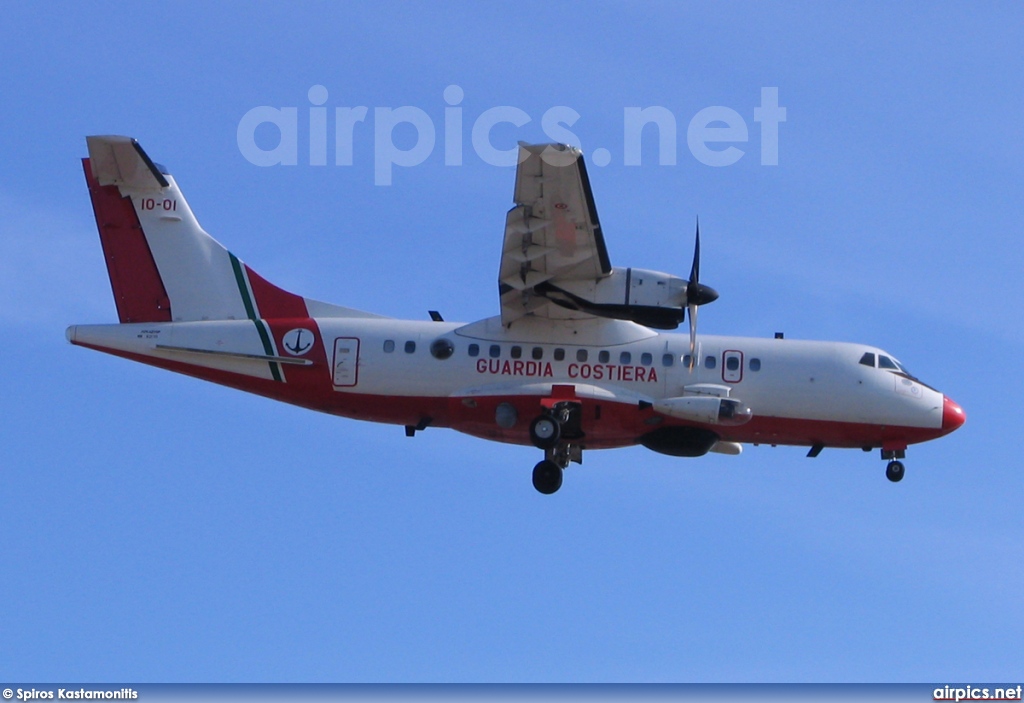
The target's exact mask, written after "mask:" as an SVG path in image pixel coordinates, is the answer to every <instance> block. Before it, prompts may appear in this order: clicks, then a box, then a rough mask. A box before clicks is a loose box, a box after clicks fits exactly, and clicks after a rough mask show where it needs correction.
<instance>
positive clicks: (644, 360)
mask: <svg viewBox="0 0 1024 703" xmlns="http://www.w3.org/2000/svg"><path fill="white" fill-rule="evenodd" d="M653 361H654V357H653V356H651V353H650V352H644V353H643V354H641V355H640V363H641V364H643V365H644V366H650V365H651V362H653Z"/></svg>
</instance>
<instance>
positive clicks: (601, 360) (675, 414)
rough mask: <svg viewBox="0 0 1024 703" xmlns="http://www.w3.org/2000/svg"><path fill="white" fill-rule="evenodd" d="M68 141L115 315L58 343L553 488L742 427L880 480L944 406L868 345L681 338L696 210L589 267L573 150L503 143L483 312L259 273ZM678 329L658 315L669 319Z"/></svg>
mask: <svg viewBox="0 0 1024 703" xmlns="http://www.w3.org/2000/svg"><path fill="white" fill-rule="evenodd" d="M86 142H87V145H88V152H89V156H88V158H84V159H82V164H83V168H84V171H85V177H86V181H87V184H88V188H89V194H90V197H91V200H92V205H93V210H94V213H95V216H96V224H97V227H98V229H99V234H100V242H101V244H102V248H103V254H104V257H105V259H106V265H107V271H108V274H109V277H110V284H111V288H112V290H113V294H114V302H115V305H116V308H117V314H118V318H119V323H118V324H105V325H74V326H71V327H69V328H68V329H67V339H68V341H70V342H71V343H72V344H75V345H78V346H82V347H87V348H90V349H95V350H98V351H102V352H106V353H109V354H113V355H116V356H120V357H124V358H127V359H130V360H133V361H138V362H141V363H144V364H150V365H152V366H157V367H160V368H163V369H168V370H170V371H175V372H178V373H182V374H186V375H189V376H194V377H196V378H199V379H203V380H206V381H212V382H214V383H218V384H222V385H225V386H230V387H232V388H237V389H240V390H243V391H248V392H250V393H256V394H258V395H262V396H266V397H268V398H273V399H275V400H280V401H284V402H287V403H292V404H295V405H299V406H302V407H306V408H310V409H313V410H318V411H321V412H326V413H331V414H333V415H338V416H342V417H349V418H356V419H360V420H368V421H373V422H382V423H391V424H395V425H400V426H403V427H404V428H405V434H406V435H407V436H410V437H411V436H415V434H416V433H417V432H419V431H422V430H424V429H426V428H427V427H448V428H451V429H454V430H457V431H459V432H464V433H466V434H469V435H473V436H476V437H481V438H483V439H488V440H493V441H498V442H506V443H513V444H521V445H532V446H534V447H536V448H537V449H540V450H542V451H543V459H542V460H541V461H540V462H539V463H537V464H536V466H535V467H534V469H533V475H532V478H533V486H534V488H536V490H537V491H539V492H540V493H543V494H553V493H555V492H556V491H558V490H559V488H560V487H561V485H562V480H563V473H564V470H565V469H566V468H568V467H569V465H570V463H572V462H575V463H580V464H581V463H582V461H583V451H584V450H585V449H586V450H591V449H610V448H615V447H626V446H631V445H637V444H640V445H642V446H644V447H646V448H647V449H650V450H652V451H654V452H659V453H661V454H666V455H669V456H673V457H698V456H702V455H704V454H707V453H708V452H717V453H721V454H728V455H737V454H739V453H740V452H741V451H742V448H743V445H744V444H754V445H760V444H768V445H772V446H777V445H795V446H804V447H809V448H810V450H809V452H808V454H807V456H809V457H816V456H818V454H819V453H820V452H821V451H822V450H823V449H824V448H826V447H828V448H860V449H863V450H864V451H873V450H875V449H878V450H879V451H880V454H881V457H882V459H883V460H885V461H888V464H887V465H886V471H885V474H886V476H887V477H888V479H889V480H890V481H892V482H897V481H900V480H901V479H902V478H903V476H904V472H905V467H904V465H903V463H902V461H901V459H904V458H905V452H906V450H907V447H908V446H909V445H911V444H915V443H919V442H925V441H928V440H932V439H936V438H938V437H941V436H944V435H946V434H949V433H950V432H953V431H954V430H956V429H957V428H959V427H960V426H961V425H963V423H964V421H965V419H966V415H965V413H964V411H963V409H962V408H961V407H960V406H959V405H958V404H957V403H955V402H954V401H953V400H951V399H950V398H949V397H948V396H946V395H944V394H943V393H941V392H940V391H938V390H936V389H934V388H932V387H931V386H929V385H927V384H925V383H924V382H922V381H920V380H919V379H917V378H915V377H914V376H913V375H912V374H911V373H910V372H909V371H908V370H907V368H906V367H905V366H904V365H903V364H902V363H901V362H900V361H898V360H897V359H896V357H894V356H893V355H891V354H889V353H888V352H886V351H883V350H882V349H879V348H876V347H873V346H870V345H866V344H853V343H844V342H823V341H800V340H791V339H785V338H782V335H776V337H775V338H774V339H767V338H764V339H761V338H743V337H725V336H711V335H700V336H698V335H697V311H698V308H699V307H701V306H703V305H706V304H708V303H710V302H713V301H714V300H715V299H716V298H718V293H717V292H716V291H715V290H714V289H712V288H710V287H709V286H706V285H705V284H703V283H701V282H700V280H699V277H700V226H699V222H698V225H697V232H696V237H695V246H694V256H693V263H692V266H691V270H690V275H689V278H687V279H683V278H678V277H676V276H673V275H670V274H667V273H661V272H657V271H649V270H645V269H640V268H622V267H616V266H612V265H611V261H610V259H609V256H608V250H607V248H606V246H605V240H604V233H603V230H602V229H601V224H600V221H599V220H598V216H597V209H596V207H595V204H594V197H593V193H592V190H591V185H590V180H589V177H588V175H587V170H586V166H585V163H584V159H583V158H582V153H581V151H580V150H579V149H577V148H575V147H571V146H567V145H562V144H535V145H531V144H525V143H520V145H519V152H518V156H519V159H518V166H517V169H516V177H515V190H514V197H513V200H514V207H512V209H511V210H509V211H508V213H507V215H506V219H505V234H504V242H503V246H502V253H501V261H500V265H499V272H498V294H499V296H498V297H499V302H500V314H499V315H496V316H494V317H491V318H488V319H484V320H480V321H477V322H471V323H468V324H467V323H461V322H447V321H445V320H443V318H442V317H441V315H440V314H438V313H437V312H436V311H430V317H431V320H429V321H427V320H422V321H419V320H398V319H393V318H387V317H383V316H381V315H376V314H373V313H369V312H363V311H361V310H355V309H352V308H347V307H342V306H338V305H332V304H329V303H323V302H320V301H316V300H312V299H309V298H304V297H302V296H299V295H296V294H294V293H291V292H288V291H285V290H284V289H282V288H279V287H277V286H276V285H274V284H272V283H270V282H269V281H267V280H266V279H264V278H263V277H261V276H260V275H259V274H258V273H256V272H255V271H254V270H253V269H251V268H250V267H249V266H248V265H246V264H245V263H243V262H242V261H241V260H240V259H239V258H238V257H236V256H235V255H234V254H232V253H231V252H229V251H228V250H227V249H225V248H224V247H223V246H222V245H221V244H219V243H218V242H217V241H216V240H214V239H213V238H212V237H211V236H210V235H209V234H207V233H206V232H205V231H204V230H203V229H202V227H200V225H199V223H198V221H197V220H196V218H195V216H194V215H193V213H192V210H191V209H190V208H189V206H188V204H187V203H186V201H185V198H184V197H183V196H182V193H181V190H180V189H179V187H178V184H177V182H176V181H175V179H174V177H173V176H172V175H171V174H170V173H169V172H168V170H167V169H166V168H164V167H162V166H160V165H158V164H156V163H154V162H153V161H152V160H151V159H150V158H149V156H148V155H147V154H146V152H145V151H144V150H143V149H142V147H141V146H140V145H139V143H138V141H136V140H135V139H132V138H130V137H123V136H94V137H87V139H86ZM686 320H688V322H689V334H688V335H687V334H686V333H685V332H683V333H678V332H673V331H672V330H676V329H677V328H678V327H679V326H680V325H681V324H682V323H683V322H684V321H686Z"/></svg>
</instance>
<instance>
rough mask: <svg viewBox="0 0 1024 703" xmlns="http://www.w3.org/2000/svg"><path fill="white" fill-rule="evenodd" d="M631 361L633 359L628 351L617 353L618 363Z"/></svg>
mask: <svg viewBox="0 0 1024 703" xmlns="http://www.w3.org/2000/svg"><path fill="white" fill-rule="evenodd" d="M632 361H633V355H632V354H630V353H629V352H622V353H621V354H619V363H620V364H629V363H632Z"/></svg>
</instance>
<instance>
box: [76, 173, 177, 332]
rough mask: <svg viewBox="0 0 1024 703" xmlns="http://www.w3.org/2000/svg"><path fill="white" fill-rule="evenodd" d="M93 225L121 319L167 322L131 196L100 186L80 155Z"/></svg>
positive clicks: (166, 306) (166, 305) (163, 293)
mask: <svg viewBox="0 0 1024 703" xmlns="http://www.w3.org/2000/svg"><path fill="white" fill-rule="evenodd" d="M82 167H83V168H84V169H85V180H86V183H88V185H89V197H90V198H92V210H93V213H94V214H95V215H96V227H97V228H98V229H99V231H100V243H101V244H102V245H103V256H104V257H105V258H106V260H107V273H108V274H109V276H110V287H111V289H112V290H113V291H114V304H115V305H116V306H117V317H118V319H120V321H121V322H170V320H171V301H170V299H169V298H168V297H167V290H166V289H165V288H164V283H163V281H162V280H161V279H160V272H159V271H158V270H157V268H156V262H155V261H153V253H152V252H151V251H150V250H149V244H148V243H147V242H146V235H145V234H143V232H142V225H141V224H139V216H138V215H137V214H136V213H135V207H134V206H133V205H132V200H131V198H122V197H121V193H120V191H119V190H118V188H117V186H101V185H100V184H99V182H98V181H97V180H96V178H95V177H94V176H93V175H92V168H91V167H90V166H89V159H82Z"/></svg>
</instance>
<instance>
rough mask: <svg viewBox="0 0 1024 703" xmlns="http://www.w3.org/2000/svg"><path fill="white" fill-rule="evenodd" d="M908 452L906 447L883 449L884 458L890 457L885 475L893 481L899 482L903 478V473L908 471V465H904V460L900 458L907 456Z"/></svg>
mask: <svg viewBox="0 0 1024 703" xmlns="http://www.w3.org/2000/svg"><path fill="white" fill-rule="evenodd" d="M906 456H907V453H906V450H905V449H883V450H882V458H883V459H889V464H888V465H887V466H886V467H885V477H886V478H887V479H889V480H890V481H892V482H893V483H899V482H900V481H902V480H903V474H904V473H905V472H906V467H904V466H903V462H902V461H900V459H904V458H906Z"/></svg>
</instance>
